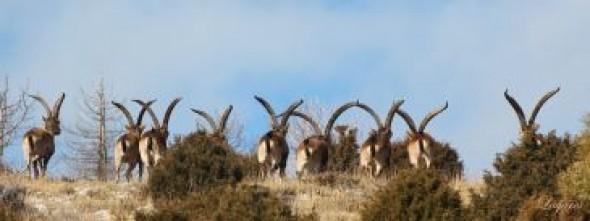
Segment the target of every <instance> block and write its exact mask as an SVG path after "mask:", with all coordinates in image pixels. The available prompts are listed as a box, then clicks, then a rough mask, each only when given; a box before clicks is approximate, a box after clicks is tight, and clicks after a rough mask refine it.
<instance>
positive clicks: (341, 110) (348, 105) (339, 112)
mask: <svg viewBox="0 0 590 221" xmlns="http://www.w3.org/2000/svg"><path fill="white" fill-rule="evenodd" d="M358 104H359V101H358V100H357V101H353V102H348V103H346V104H344V105H342V106H340V107H339V108H338V109H336V111H334V113H333V114H332V116H331V117H330V119H329V120H328V123H327V124H326V128H325V130H324V135H325V136H326V137H327V138H328V141H329V140H330V136H331V134H332V127H333V126H334V123H336V119H338V117H340V115H342V113H344V111H346V110H348V109H349V108H351V107H354V106H356V105H358Z"/></svg>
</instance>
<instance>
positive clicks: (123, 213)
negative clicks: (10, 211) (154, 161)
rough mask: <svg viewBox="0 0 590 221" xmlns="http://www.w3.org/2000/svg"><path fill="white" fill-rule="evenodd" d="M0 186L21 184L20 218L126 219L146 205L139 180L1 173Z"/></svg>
mask: <svg viewBox="0 0 590 221" xmlns="http://www.w3.org/2000/svg"><path fill="white" fill-rule="evenodd" d="M0 186H4V187H5V188H7V189H9V188H24V190H25V193H26V194H25V197H24V208H23V212H22V217H20V218H19V219H20V220H128V218H129V217H130V215H132V213H133V211H135V210H143V209H149V206H148V205H149V203H148V200H147V199H146V198H145V197H142V194H140V192H141V184H139V183H122V184H115V183H113V182H99V181H88V180H76V181H74V180H65V179H64V180H52V179H40V180H30V179H28V178H26V177H25V176H23V175H20V174H9V173H4V174H2V175H0Z"/></svg>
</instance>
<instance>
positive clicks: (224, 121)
mask: <svg viewBox="0 0 590 221" xmlns="http://www.w3.org/2000/svg"><path fill="white" fill-rule="evenodd" d="M233 109H234V106H232V105H229V107H227V108H226V109H225V111H224V112H223V115H221V119H219V132H224V131H225V127H226V126H227V120H228V119H229V114H231V111H232V110H233Z"/></svg>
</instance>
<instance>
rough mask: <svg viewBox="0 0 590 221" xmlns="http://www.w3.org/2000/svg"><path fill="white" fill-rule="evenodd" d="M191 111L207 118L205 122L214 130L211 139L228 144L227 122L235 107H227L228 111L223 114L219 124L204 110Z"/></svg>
mask: <svg viewBox="0 0 590 221" xmlns="http://www.w3.org/2000/svg"><path fill="white" fill-rule="evenodd" d="M191 110H192V111H193V112H195V113H196V114H198V115H200V116H201V117H203V118H205V120H206V121H207V122H208V123H209V125H210V126H211V129H212V130H213V131H212V133H211V137H212V138H213V140H215V141H219V142H222V143H225V142H227V128H226V127H227V120H228V119H229V115H230V113H231V111H232V110H233V106H232V105H229V107H227V109H225V111H224V112H223V114H222V115H221V117H220V119H219V123H216V122H215V120H214V119H213V117H211V115H209V114H208V113H207V112H205V111H202V110H198V109H192V108H191Z"/></svg>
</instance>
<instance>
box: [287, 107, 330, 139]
mask: <svg viewBox="0 0 590 221" xmlns="http://www.w3.org/2000/svg"><path fill="white" fill-rule="evenodd" d="M285 114H286V113H282V114H281V116H284V115H285ZM291 115H292V116H295V117H299V118H301V119H303V120H305V121H307V123H309V124H311V127H313V131H314V132H315V134H316V135H322V129H321V127H320V125H319V124H318V122H316V121H315V120H313V119H312V118H311V117H310V116H309V115H307V114H304V113H301V112H299V111H293V112H291Z"/></svg>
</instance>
